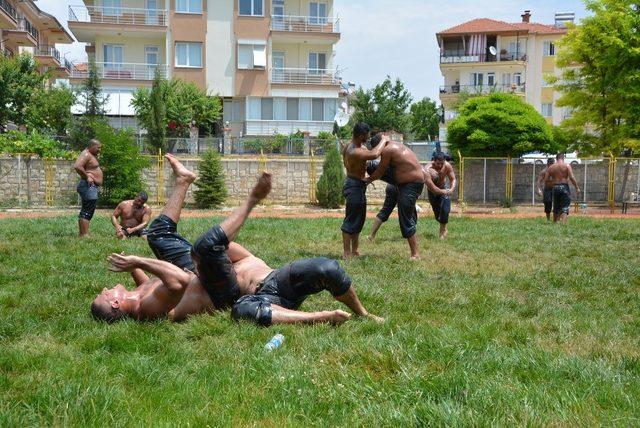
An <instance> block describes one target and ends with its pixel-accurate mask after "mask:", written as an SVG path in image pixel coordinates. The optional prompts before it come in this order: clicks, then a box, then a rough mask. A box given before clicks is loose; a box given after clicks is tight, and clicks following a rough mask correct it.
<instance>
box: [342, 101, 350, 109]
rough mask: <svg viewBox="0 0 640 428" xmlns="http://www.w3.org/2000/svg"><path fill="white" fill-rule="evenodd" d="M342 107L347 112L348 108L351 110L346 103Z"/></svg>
mask: <svg viewBox="0 0 640 428" xmlns="http://www.w3.org/2000/svg"><path fill="white" fill-rule="evenodd" d="M340 107H342V110H344V111H347V108H349V106H348V105H347V103H346V102H343V103H342V104H340Z"/></svg>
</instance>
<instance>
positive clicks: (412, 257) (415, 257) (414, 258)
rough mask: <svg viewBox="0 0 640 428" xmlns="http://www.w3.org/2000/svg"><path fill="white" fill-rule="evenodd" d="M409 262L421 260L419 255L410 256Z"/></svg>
mask: <svg viewBox="0 0 640 428" xmlns="http://www.w3.org/2000/svg"><path fill="white" fill-rule="evenodd" d="M410 260H422V259H421V258H420V255H416V256H411V258H410Z"/></svg>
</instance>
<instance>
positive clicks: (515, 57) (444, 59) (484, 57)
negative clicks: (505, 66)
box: [440, 51, 527, 64]
mask: <svg viewBox="0 0 640 428" xmlns="http://www.w3.org/2000/svg"><path fill="white" fill-rule="evenodd" d="M526 60H527V53H526V52H507V51H502V52H500V53H498V54H497V55H492V54H491V53H487V52H481V53H468V52H445V53H444V54H442V55H440V63H441V64H456V63H468V62H498V61H526Z"/></svg>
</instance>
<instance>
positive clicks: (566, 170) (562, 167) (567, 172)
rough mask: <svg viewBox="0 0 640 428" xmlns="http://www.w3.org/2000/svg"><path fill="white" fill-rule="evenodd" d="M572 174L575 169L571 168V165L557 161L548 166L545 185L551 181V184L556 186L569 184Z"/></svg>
mask: <svg viewBox="0 0 640 428" xmlns="http://www.w3.org/2000/svg"><path fill="white" fill-rule="evenodd" d="M572 176H573V170H572V169H571V165H568V164H566V163H563V162H557V163H555V164H553V165H551V166H550V167H549V168H547V173H546V174H545V177H547V180H546V181H545V185H547V183H550V185H551V186H555V185H556V184H569V180H570V178H571V177H572Z"/></svg>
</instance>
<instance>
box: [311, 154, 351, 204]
mask: <svg viewBox="0 0 640 428" xmlns="http://www.w3.org/2000/svg"><path fill="white" fill-rule="evenodd" d="M343 184H344V170H343V169H342V158H341V156H340V152H338V148H337V147H336V146H335V145H333V146H331V147H330V148H329V150H328V151H327V155H326V157H325V158H324V165H323V166H322V176H321V177H320V180H319V181H318V186H317V193H316V195H317V197H318V203H319V204H320V206H322V207H325V208H340V206H341V205H342V204H343V203H344V196H342V186H343Z"/></svg>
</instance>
